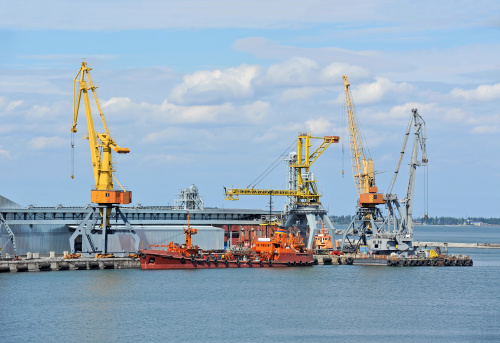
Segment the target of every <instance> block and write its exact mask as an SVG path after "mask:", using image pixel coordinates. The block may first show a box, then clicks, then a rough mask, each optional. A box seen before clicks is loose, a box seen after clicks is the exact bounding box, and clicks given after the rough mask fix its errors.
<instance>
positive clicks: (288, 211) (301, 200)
mask: <svg viewBox="0 0 500 343" xmlns="http://www.w3.org/2000/svg"><path fill="white" fill-rule="evenodd" d="M313 139H319V140H322V142H321V144H320V146H319V147H318V148H317V149H316V150H314V151H313V152H312V153H311V151H310V150H311V146H312V144H311V140H313ZM339 139H340V137H339V136H324V137H313V136H311V133H310V132H303V133H299V136H298V139H297V153H291V154H290V155H289V159H288V161H289V176H288V184H289V187H288V189H286V190H284V189H255V188H249V187H247V188H244V189H238V188H230V189H225V196H226V198H225V199H226V200H238V199H239V195H268V196H272V195H278V196H287V197H289V199H290V201H289V204H288V205H287V206H286V208H285V215H286V221H285V223H284V225H283V226H284V228H285V229H287V228H289V227H292V226H297V227H298V228H299V230H300V233H301V234H302V236H303V237H307V248H308V249H312V243H313V238H314V232H315V231H316V218H317V217H320V218H321V219H322V220H323V221H324V222H325V223H326V225H327V228H328V230H329V232H330V237H332V239H335V230H334V228H333V224H332V223H331V221H330V218H329V217H328V214H327V211H326V210H325V209H324V208H323V207H322V205H321V203H320V202H319V199H320V197H321V194H320V193H319V191H318V187H317V185H316V178H315V176H314V174H313V173H312V172H310V170H309V168H310V167H311V165H312V164H313V163H314V162H315V161H316V160H317V159H318V157H319V156H320V155H321V154H322V153H323V152H324V151H325V150H326V149H327V148H328V147H329V146H330V145H331V144H332V143H338V142H339ZM269 205H271V201H270V202H269ZM269 217H271V213H270V214H269ZM269 220H271V218H269ZM307 227H309V230H308V229H307Z"/></svg>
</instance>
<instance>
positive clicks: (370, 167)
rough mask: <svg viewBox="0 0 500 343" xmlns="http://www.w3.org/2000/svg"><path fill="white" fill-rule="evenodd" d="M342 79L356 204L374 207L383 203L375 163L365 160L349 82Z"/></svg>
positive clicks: (345, 78) (344, 77)
mask: <svg viewBox="0 0 500 343" xmlns="http://www.w3.org/2000/svg"><path fill="white" fill-rule="evenodd" d="M342 79H343V80H344V92H345V100H346V108H347V125H348V128H349V142H350V146H351V161H352V163H351V164H352V171H353V176H354V182H355V184H356V189H357V190H358V194H359V199H358V204H359V206H361V207H374V206H375V205H379V204H385V201H384V199H383V196H382V194H381V193H378V188H377V187H376V186H375V164H374V162H373V160H372V159H371V158H368V160H367V159H366V157H365V150H364V148H363V142H362V139H361V134H360V129H359V127H358V123H357V119H356V113H354V106H353V104H352V97H351V91H350V89H349V86H350V83H349V82H348V81H347V76H346V75H343V76H342Z"/></svg>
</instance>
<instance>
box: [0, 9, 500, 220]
mask: <svg viewBox="0 0 500 343" xmlns="http://www.w3.org/2000/svg"><path fill="white" fill-rule="evenodd" d="M498 37H500V5H499V4H498V3H497V2H495V1H475V2H470V1H439V2H438V1H420V2H412V1H378V2H370V1H351V2H342V1H319V0H317V1H308V2H307V3H305V2H303V1H294V0H289V1H280V0H278V1H273V2H267V1H251V2H235V1H198V0H191V1H168V2H165V1H142V2H135V1H106V2H102V1H87V2H85V6H82V4H81V3H73V2H66V1H50V0H49V1H44V2H43V3H40V2H37V1H23V2H4V3H3V4H2V11H1V12H0V42H2V44H1V47H0V49H1V54H0V119H1V122H2V124H1V125H0V157H1V160H2V162H3V163H2V164H1V166H0V175H2V178H3V180H5V181H6V182H3V184H2V187H1V188H0V194H2V195H3V196H5V197H8V198H10V199H12V200H14V201H16V202H18V203H20V204H22V205H29V204H34V205H37V206H52V205H56V204H63V205H66V206H69V205H84V204H87V203H89V200H90V199H89V193H90V192H89V189H90V188H91V187H92V185H93V179H92V177H93V176H92V171H91V164H90V154H89V147H88V143H87V141H85V140H82V139H81V137H82V136H84V135H85V131H86V130H85V127H86V124H85V122H84V120H83V119H84V117H83V116H81V117H80V120H79V123H78V129H79V131H78V133H77V134H76V147H75V175H76V177H75V179H74V180H71V178H70V176H71V170H72V164H71V149H70V128H71V122H72V91H73V78H74V77H75V75H76V73H77V71H78V69H79V67H80V64H81V61H82V58H85V59H86V61H87V62H88V63H89V64H91V65H92V67H93V68H94V69H93V71H92V76H93V79H94V81H95V82H96V83H97V84H98V85H99V87H100V88H99V89H98V94H99V97H100V100H101V104H102V107H103V110H104V113H105V115H106V118H107V121H108V124H109V128H110V131H111V134H112V135H113V136H114V137H115V139H116V141H117V142H118V144H120V145H121V146H124V147H127V148H129V149H130V150H131V153H130V154H128V155H125V156H116V158H115V161H117V164H116V169H117V176H118V179H119V180H120V182H121V183H122V184H124V185H126V186H128V188H129V189H130V190H132V191H133V194H134V195H133V200H134V203H141V204H143V205H165V204H173V200H174V198H175V197H176V195H177V192H178V191H179V190H180V189H182V188H186V187H189V186H190V185H191V184H192V183H194V184H196V185H197V186H198V188H199V189H200V192H201V194H202V196H203V198H204V200H205V204H206V206H211V207H226V208H229V207H240V208H266V206H267V202H268V199H264V198H260V197H246V198H244V197H241V200H240V201H239V202H228V201H224V200H223V194H222V190H223V186H226V187H231V186H234V187H244V186H247V185H248V184H250V183H251V182H252V181H253V180H254V179H255V178H256V177H257V176H258V175H259V174H260V173H261V172H262V171H264V170H265V169H266V168H267V167H268V166H269V165H270V164H271V163H272V162H273V161H274V160H275V159H276V158H277V157H278V156H280V154H281V153H282V152H283V151H284V150H285V149H286V148H287V147H288V146H289V145H290V144H291V143H292V142H293V141H294V140H296V138H297V134H298V132H299V131H304V130H308V131H311V132H312V134H313V135H314V136H323V135H339V136H342V138H343V142H344V144H343V146H344V153H342V144H338V145H332V146H331V147H330V148H328V150H327V151H326V152H325V153H324V154H323V155H322V156H321V157H320V158H319V159H318V161H317V162H316V163H315V165H314V166H313V168H312V171H314V172H315V173H316V175H317V178H318V185H319V187H320V189H321V191H322V193H323V195H324V196H323V201H322V202H323V204H324V206H325V207H326V208H327V209H328V210H329V211H330V213H331V214H334V215H340V214H351V213H354V210H355V208H354V207H355V204H356V198H357V194H356V189H355V187H354V181H353V179H352V172H351V167H350V155H349V146H348V144H349V143H348V137H347V133H346V130H345V128H343V123H344V121H345V120H343V118H344V117H345V109H344V106H343V86H342V79H341V75H342V74H346V75H347V76H348V79H349V81H350V82H351V90H352V94H353V100H354V103H355V105H356V109H357V115H358V118H359V122H360V124H361V127H362V130H363V132H364V136H365V138H366V148H368V149H369V151H370V154H371V157H372V158H373V159H374V161H375V166H376V169H377V170H378V171H380V172H381V173H380V174H378V175H377V185H378V186H379V188H380V189H381V190H382V191H386V190H387V188H388V186H389V183H390V180H391V177H392V173H393V171H394V169H395V166H396V162H397V158H398V154H399V150H400V147H401V144H402V141H403V138H404V133H405V130H406V126H407V121H408V119H409V117H410V114H411V109H412V108H418V110H419V113H420V114H421V115H422V117H423V118H424V119H425V120H426V123H427V136H428V141H427V154H428V158H429V167H428V171H429V185H428V186H429V194H428V197H429V215H431V216H441V215H450V216H486V217H489V216H498V211H497V210H496V206H494V205H496V198H497V193H498V192H499V191H500V185H499V182H498V180H499V177H500V172H499V170H500V162H499V161H500V153H499V148H500V143H499V135H500V110H499V108H500V106H499V105H500V101H499V100H500V62H499V60H500V59H499V56H500V53H499V52H500V40H499V38H498ZM95 114H96V113H95ZM97 129H98V131H99V130H100V128H99V127H98V128H97ZM407 155H408V154H407ZM407 163H408V161H405V162H404V163H403V166H402V168H403V172H402V173H401V175H400V176H399V180H398V185H397V188H396V191H397V192H398V193H399V195H400V197H403V196H404V191H405V187H406V182H407V171H408V166H407ZM342 169H344V170H345V176H344V177H342ZM423 181H424V180H423V173H422V171H419V173H418V175H417V185H416V198H415V210H414V214H415V215H416V216H421V215H423V214H424V212H425V209H424V206H423V205H424V196H423V191H422V190H423V189H424V182H423ZM258 187H262V188H264V187H265V188H285V187H286V165H285V163H284V162H283V163H282V166H280V167H278V168H276V169H275V171H274V172H273V173H272V174H271V175H269V177H267V178H266V179H264V180H263V181H262V182H261V184H259V185H258ZM284 200H285V199H275V208H281V207H282V206H283V204H284Z"/></svg>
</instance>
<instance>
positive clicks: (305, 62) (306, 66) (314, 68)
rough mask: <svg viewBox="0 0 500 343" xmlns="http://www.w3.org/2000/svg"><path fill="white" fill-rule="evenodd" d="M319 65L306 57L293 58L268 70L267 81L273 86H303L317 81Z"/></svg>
mask: <svg viewBox="0 0 500 343" xmlns="http://www.w3.org/2000/svg"><path fill="white" fill-rule="evenodd" d="M319 69H320V68H319V65H318V63H317V62H316V61H313V60H311V59H308V58H304V57H293V58H291V59H289V60H287V61H285V62H283V63H276V64H273V65H271V66H270V67H269V69H268V70H267V73H266V76H265V81H266V83H269V84H272V85H278V86H279V85H285V86H302V85H307V84H310V83H311V82H312V81H313V80H315V74H316V73H317V72H318V70H319Z"/></svg>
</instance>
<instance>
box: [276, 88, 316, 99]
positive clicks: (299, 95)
mask: <svg viewBox="0 0 500 343" xmlns="http://www.w3.org/2000/svg"><path fill="white" fill-rule="evenodd" d="M323 92H324V89H322V88H320V87H316V88H315V87H299V88H289V89H285V90H284V91H283V93H282V94H281V96H280V101H281V102H292V101H303V100H307V99H310V98H313V97H314V96H315V95H318V94H320V93H323Z"/></svg>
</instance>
